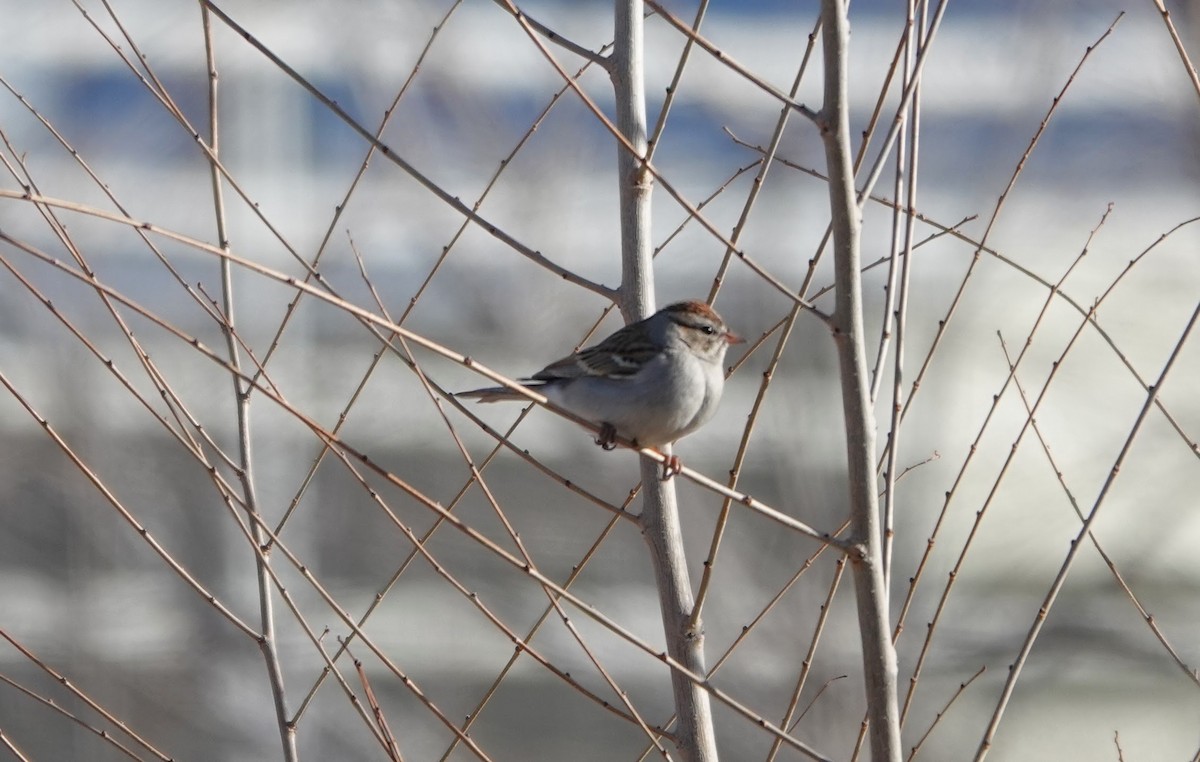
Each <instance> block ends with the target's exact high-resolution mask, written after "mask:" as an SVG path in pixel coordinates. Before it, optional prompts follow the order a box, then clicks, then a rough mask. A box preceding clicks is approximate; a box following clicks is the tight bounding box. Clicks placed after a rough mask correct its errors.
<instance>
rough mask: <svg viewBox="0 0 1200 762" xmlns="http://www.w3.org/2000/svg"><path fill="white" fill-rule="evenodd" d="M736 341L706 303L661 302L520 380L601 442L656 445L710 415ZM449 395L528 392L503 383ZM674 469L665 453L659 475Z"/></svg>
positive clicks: (503, 396)
mask: <svg viewBox="0 0 1200 762" xmlns="http://www.w3.org/2000/svg"><path fill="white" fill-rule="evenodd" d="M742 341H744V339H742V338H741V337H740V336H738V335H737V334H736V333H734V332H733V331H731V330H729V327H728V326H727V325H726V324H725V321H724V320H722V319H721V316H720V315H718V314H717V313H716V311H715V310H713V308H712V307H710V306H709V305H708V304H706V303H705V302H703V301H700V300H698V299H692V300H687V301H682V302H676V303H674V304H670V305H668V306H666V307H663V308H662V309H661V310H659V311H658V312H655V313H654V314H653V315H651V316H650V317H648V318H645V319H643V320H639V321H637V322H635V323H630V324H629V325H626V326H625V327H624V328H621V329H620V330H618V331H616V332H615V333H613V334H612V335H611V336H609V337H608V338H606V339H604V340H603V341H601V342H600V343H599V344H596V345H594V346H591V347H587V348H585V349H581V350H579V351H577V352H575V353H573V354H569V355H567V356H566V357H563V358H562V359H560V360H556V361H554V362H552V363H550V364H549V365H547V366H546V367H545V368H542V369H541V370H539V371H538V372H537V373H534V374H533V375H532V376H529V377H527V378H522V379H520V382H521V384H522V385H523V386H524V387H525V388H527V389H530V390H532V391H535V392H537V393H539V394H542V395H545V397H546V398H547V399H548V400H550V401H551V402H553V403H554V404H556V405H559V406H560V407H563V408H565V409H567V410H569V411H570V412H572V413H574V414H575V415H578V416H579V417H580V418H583V419H585V420H588V421H590V422H592V423H594V424H596V425H597V426H599V427H600V435H599V438H598V439H597V440H596V443H597V444H599V445H600V446H601V447H603V448H604V449H606V450H611V449H612V448H613V447H615V446H616V441H615V440H616V438H617V437H618V436H620V437H623V438H625V439H628V440H631V441H632V442H633V443H634V444H636V445H637V446H638V447H651V448H655V449H659V448H661V447H663V446H664V445H668V444H672V443H673V442H675V441H677V440H679V439H681V438H682V437H684V436H686V435H688V434H690V433H692V432H693V431H695V430H696V429H698V428H700V427H701V426H702V425H704V424H705V423H707V422H708V420H709V419H711V418H712V416H713V414H714V413H715V412H716V411H717V405H718V403H719V402H720V400H721V393H722V391H723V390H724V387H725V370H724V367H723V363H724V362H725V352H726V350H728V349H729V347H730V345H732V344H739V343H741V342H742ZM455 396H456V397H465V398H474V399H477V400H479V401H480V402H498V401H501V400H528V397H525V396H523V395H521V393H520V392H517V391H515V390H513V389H509V388H507V387H503V386H496V387H489V388H485V389H472V390H470V391H464V392H458V393H457V394H456V395H455ZM681 469H682V464H681V463H680V461H679V458H678V457H677V456H674V455H671V456H669V457H668V458H667V461H666V462H665V463H664V464H663V479H664V480H666V479H669V478H671V476H673V475H675V474H678V473H679V472H680V470H681Z"/></svg>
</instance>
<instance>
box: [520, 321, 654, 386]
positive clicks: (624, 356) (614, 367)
mask: <svg viewBox="0 0 1200 762" xmlns="http://www.w3.org/2000/svg"><path fill="white" fill-rule="evenodd" d="M660 351H661V350H660V348H659V347H657V346H656V345H655V344H654V343H653V342H651V341H650V340H649V339H648V338H647V337H646V336H645V332H644V330H643V329H642V327H641V326H640V325H639V324H637V323H634V324H631V325H627V326H625V327H624V328H622V329H621V330H619V331H617V332H616V333H614V334H613V335H612V336H609V337H608V338H607V339H605V340H604V341H602V342H600V343H599V344H597V345H596V346H594V347H588V348H587V349H581V350H579V351H578V352H576V353H575V354H573V355H567V356H566V357H564V358H562V359H561V360H557V361H555V362H552V363H550V364H549V365H547V366H546V367H545V368H542V369H541V370H539V371H538V372H537V373H535V374H533V376H532V378H533V380H535V381H553V380H555V379H567V378H580V377H583V376H598V377H604V378H612V379H621V378H629V377H631V376H633V375H635V374H636V373H637V372H638V371H639V370H641V369H642V367H643V366H644V365H645V364H646V363H647V362H649V361H650V360H652V359H654V357H655V356H656V355H657V354H658V353H659V352H660Z"/></svg>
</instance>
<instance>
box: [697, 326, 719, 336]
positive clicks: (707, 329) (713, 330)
mask: <svg viewBox="0 0 1200 762" xmlns="http://www.w3.org/2000/svg"><path fill="white" fill-rule="evenodd" d="M700 330H701V331H704V332H705V333H707V334H708V335H709V336H712V335H713V334H714V333H716V332H717V329H716V328H713V327H712V326H711V325H704V326H700Z"/></svg>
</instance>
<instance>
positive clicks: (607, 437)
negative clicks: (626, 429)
mask: <svg viewBox="0 0 1200 762" xmlns="http://www.w3.org/2000/svg"><path fill="white" fill-rule="evenodd" d="M596 444H598V445H600V446H601V447H603V448H604V449H605V450H612V449H614V448H615V447H616V446H617V429H616V427H614V426H613V425H612V424H611V423H602V424H600V435H599V436H597V437H596Z"/></svg>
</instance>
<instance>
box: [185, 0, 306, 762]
mask: <svg viewBox="0 0 1200 762" xmlns="http://www.w3.org/2000/svg"><path fill="white" fill-rule="evenodd" d="M200 14H201V18H202V20H203V26H204V54H205V60H206V62H207V64H208V113H209V125H208V127H209V143H210V145H211V149H212V157H213V161H211V162H209V167H210V169H211V170H212V186H213V211H214V213H215V215H216V224H217V243H218V245H219V246H220V247H221V250H222V251H223V252H228V251H229V234H228V230H227V228H226V224H225V198H224V194H223V192H222V185H221V171H220V169H219V168H218V166H217V160H216V159H217V157H218V156H220V130H219V125H220V120H219V115H218V114H219V112H218V108H217V104H218V100H217V81H218V77H217V63H216V56H215V51H214V49H213V37H212V18H211V16H210V15H209V12H208V6H206V5H204V4H201V6H200ZM221 301H222V305H221V308H222V311H223V312H224V317H223V322H222V324H221V330H222V331H223V333H224V334H225V343H226V348H227V351H228V353H229V364H230V367H231V369H232V371H233V372H232V373H231V374H230V376H231V378H232V380H233V393H234V400H235V402H236V404H237V424H238V479H239V480H240V482H241V486H242V499H243V503H244V504H245V506H246V511H247V513H249V514H251V516H250V529H251V531H252V532H253V533H254V543H255V544H256V545H257V546H258V547H259V548H263V549H265V550H264V552H262V553H256V554H255V566H256V569H257V577H258V601H259V617H260V624H261V628H262V631H261V634H260V635H259V639H258V643H259V647H260V648H261V649H262V653H263V659H264V661H265V662H266V665H267V678H268V680H269V681H270V684H271V696H272V698H273V700H274V704H275V719H276V721H277V722H278V723H279V738H280V741H281V743H282V744H283V754H284V759H286V760H288V762H295V760H297V759H299V754H298V751H297V748H296V728H295V726H294V725H292V723H291V721H290V720H289V717H290V716H291V715H290V714H289V712H288V707H287V696H286V694H285V693H284V689H283V666H282V665H281V664H280V662H279V650H278V644H277V642H276V637H275V612H274V606H273V603H272V598H271V570H270V568H269V564H270V555H269V553H270V551H269V549H268V548H269V546H268V545H267V536H266V534H265V533H264V532H263V528H262V521H261V519H260V518H258V516H257V514H258V497H257V494H256V493H255V489H254V468H253V461H252V459H251V447H250V384H249V383H248V382H246V381H245V380H243V378H242V372H241V353H240V351H239V350H238V340H237V334H236V331H235V328H234V299H233V273H232V265H231V263H230V261H229V259H228V258H227V257H222V258H221Z"/></svg>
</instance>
